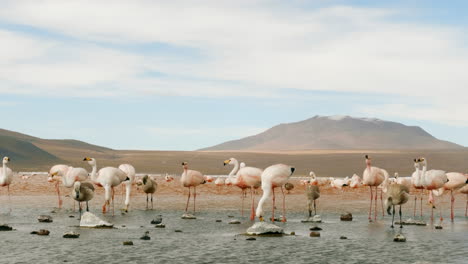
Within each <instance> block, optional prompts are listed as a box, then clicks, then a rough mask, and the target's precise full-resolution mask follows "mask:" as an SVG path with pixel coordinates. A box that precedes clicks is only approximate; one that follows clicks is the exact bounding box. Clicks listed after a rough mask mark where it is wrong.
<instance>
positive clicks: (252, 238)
mask: <svg viewBox="0 0 468 264" xmlns="http://www.w3.org/2000/svg"><path fill="white" fill-rule="evenodd" d="M245 240H257V239H256V238H255V237H248V238H247V239H245Z"/></svg>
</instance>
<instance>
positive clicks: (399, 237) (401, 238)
mask: <svg viewBox="0 0 468 264" xmlns="http://www.w3.org/2000/svg"><path fill="white" fill-rule="evenodd" d="M393 241H395V242H406V237H405V236H404V235H402V234H396V235H395V237H393Z"/></svg>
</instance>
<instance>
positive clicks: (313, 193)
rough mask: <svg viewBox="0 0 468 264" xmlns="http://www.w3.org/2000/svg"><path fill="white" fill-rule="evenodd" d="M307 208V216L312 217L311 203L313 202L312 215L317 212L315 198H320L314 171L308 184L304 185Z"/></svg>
mask: <svg viewBox="0 0 468 264" xmlns="http://www.w3.org/2000/svg"><path fill="white" fill-rule="evenodd" d="M306 196H307V208H308V209H309V217H312V203H313V204H314V215H316V214H317V206H316V203H315V200H317V199H318V198H320V188H319V186H318V181H317V179H316V177H315V173H313V174H311V177H310V180H309V184H307V185H306Z"/></svg>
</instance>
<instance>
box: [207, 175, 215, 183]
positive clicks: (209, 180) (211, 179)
mask: <svg viewBox="0 0 468 264" xmlns="http://www.w3.org/2000/svg"><path fill="white" fill-rule="evenodd" d="M213 180H214V179H213V177H211V176H205V181H206V182H212V181H213Z"/></svg>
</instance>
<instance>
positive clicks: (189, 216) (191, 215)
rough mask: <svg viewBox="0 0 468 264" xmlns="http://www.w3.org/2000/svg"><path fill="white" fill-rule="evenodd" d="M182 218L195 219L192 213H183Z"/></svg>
mask: <svg viewBox="0 0 468 264" xmlns="http://www.w3.org/2000/svg"><path fill="white" fill-rule="evenodd" d="M182 219H197V218H196V217H195V216H194V215H193V214H183V215H182Z"/></svg>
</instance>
